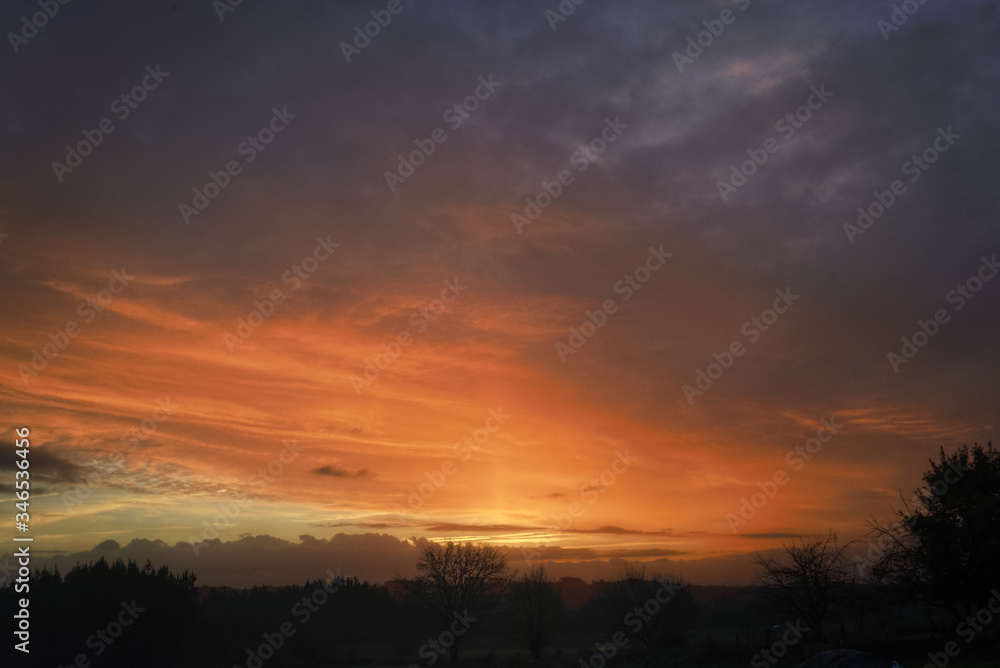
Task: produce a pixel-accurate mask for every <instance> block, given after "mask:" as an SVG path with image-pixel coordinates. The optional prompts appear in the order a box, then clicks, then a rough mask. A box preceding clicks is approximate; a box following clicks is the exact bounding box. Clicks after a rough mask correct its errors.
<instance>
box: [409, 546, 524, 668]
mask: <svg viewBox="0 0 1000 668" xmlns="http://www.w3.org/2000/svg"><path fill="white" fill-rule="evenodd" d="M417 572H418V573H420V575H418V576H417V577H416V578H415V579H413V580H412V581H410V583H409V588H410V593H412V594H413V595H415V596H416V597H417V598H419V599H420V600H421V601H423V603H424V604H425V605H426V606H427V607H428V608H430V610H431V611H432V612H433V613H434V615H435V616H436V617H437V618H438V619H439V620H440V621H441V622H442V623H443V624H444V625H446V626H449V628H450V626H451V625H452V624H453V623H454V622H456V621H458V620H459V618H460V617H465V618H466V619H467V618H470V617H472V618H475V619H478V618H480V617H482V616H484V615H486V614H487V613H488V612H489V611H490V610H492V609H493V608H494V607H495V606H496V605H497V604H498V603H499V602H500V601H501V600H503V596H504V594H505V593H506V591H507V588H508V586H509V585H510V581H511V579H512V578H513V574H512V573H511V571H510V570H509V568H508V566H507V556H506V555H505V554H504V552H503V550H502V549H501V548H499V547H497V546H494V545H484V544H476V543H465V544H460V543H459V544H456V543H451V542H449V543H448V544H447V545H446V546H444V547H442V546H441V545H440V544H439V543H433V544H431V545H429V546H427V547H425V548H424V550H423V552H422V553H421V555H420V558H419V560H418V561H417ZM460 626H462V630H461V632H460V633H453V636H454V642H453V643H452V644H451V646H450V648H449V661H450V663H451V664H452V665H456V664H457V663H458V646H459V643H460V642H461V641H462V640H464V639H465V638H467V637H468V634H469V631H471V627H467V625H460Z"/></svg>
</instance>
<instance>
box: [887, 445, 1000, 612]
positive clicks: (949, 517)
mask: <svg viewBox="0 0 1000 668" xmlns="http://www.w3.org/2000/svg"><path fill="white" fill-rule="evenodd" d="M929 462H930V466H931V467H930V469H929V470H928V471H927V472H925V473H924V475H923V482H924V484H925V486H924V487H921V488H920V489H918V490H917V492H916V494H915V495H914V497H913V499H914V500H913V502H912V503H907V504H904V508H903V509H902V510H900V511H898V513H897V515H898V517H899V520H900V525H898V526H890V525H887V524H878V523H876V525H875V532H876V533H877V534H879V537H880V538H881V539H883V542H884V543H886V544H887V545H888V547H887V549H886V550H885V552H884V554H883V555H882V556H881V558H880V560H879V561H878V562H877V563H876V565H875V566H874V567H873V570H875V571H876V573H878V574H879V575H880V576H881V578H882V579H883V580H884V581H886V582H887V583H890V584H895V585H896V586H898V587H899V588H900V589H901V590H902V591H903V592H904V594H905V595H906V597H907V598H909V599H910V600H916V601H922V602H925V603H928V604H930V605H933V606H936V607H938V608H941V609H944V610H947V611H949V612H951V613H952V614H953V615H954V616H955V617H956V618H959V619H964V618H965V617H966V616H968V615H972V614H975V613H976V611H977V610H978V609H979V608H980V607H981V606H982V605H983V604H984V603H985V601H986V600H987V599H988V598H990V596H991V594H990V592H991V591H992V590H993V589H994V588H997V587H1000V571H998V570H997V567H996V556H997V554H1000V451H998V450H997V449H995V448H994V447H993V444H992V443H987V444H986V447H985V448H984V447H982V446H980V445H979V444H978V443H977V444H975V445H974V446H973V447H972V449H969V448H968V447H967V446H964V445H963V446H962V447H961V448H959V449H958V450H956V451H955V452H954V453H952V454H950V455H947V454H945V452H944V448H942V449H941V451H940V459H939V461H937V462H935V461H934V460H929Z"/></svg>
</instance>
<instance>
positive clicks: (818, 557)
mask: <svg viewBox="0 0 1000 668" xmlns="http://www.w3.org/2000/svg"><path fill="white" fill-rule="evenodd" d="M784 548H785V556H786V557H787V558H788V563H787V565H786V564H785V563H784V562H783V561H782V560H779V559H775V558H771V557H764V556H763V555H761V554H760V553H759V552H758V553H756V554H755V555H754V563H755V564H757V565H758V566H759V567H760V571H759V572H758V573H757V580H758V581H759V582H760V583H761V584H762V585H763V586H764V587H766V588H767V590H768V591H769V592H770V593H771V594H772V596H773V597H774V599H775V600H776V601H777V602H778V603H779V604H780V605H781V606H782V607H783V608H784V609H786V610H787V611H789V612H791V613H793V614H796V615H798V616H799V617H801V618H802V619H803V620H804V621H805V623H806V624H807V625H808V626H809V628H810V629H811V630H812V632H813V634H814V635H815V637H816V639H817V640H818V641H820V642H823V641H825V640H826V634H825V633H824V631H823V622H824V621H825V620H826V617H827V615H828V614H829V613H830V612H831V611H832V609H833V607H834V605H835V604H836V601H837V598H838V596H839V595H840V593H841V592H842V591H843V590H844V587H843V585H845V583H847V582H848V581H849V572H850V567H849V565H848V563H847V559H846V558H845V556H844V550H845V549H846V548H847V545H844V546H843V547H838V546H837V534H836V532H834V531H830V532H829V533H828V534H827V535H826V536H825V537H818V538H809V539H805V538H803V539H800V540H799V542H798V544H792V545H785V546H784Z"/></svg>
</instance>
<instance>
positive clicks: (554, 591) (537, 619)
mask: <svg viewBox="0 0 1000 668" xmlns="http://www.w3.org/2000/svg"><path fill="white" fill-rule="evenodd" d="M507 602H508V604H509V606H510V621H511V626H512V627H513V631H514V642H516V643H518V644H520V645H522V646H523V647H526V648H528V650H529V651H530V652H531V656H532V658H535V659H539V658H541V656H542V648H543V647H545V646H546V645H548V644H549V643H551V642H552V639H553V637H554V636H555V633H556V631H557V630H558V628H559V624H560V622H561V621H562V617H563V614H564V613H565V608H564V607H563V601H562V596H561V595H560V593H559V588H558V587H557V586H556V583H555V581H554V580H552V579H551V578H550V577H549V576H548V575H547V574H546V573H545V569H544V568H543V567H541V566H538V567H533V568H532V569H531V571H530V572H529V573H526V574H524V575H522V576H521V578H520V579H519V580H517V581H516V582H514V583H513V584H512V585H511V587H510V594H509V595H508V597H507Z"/></svg>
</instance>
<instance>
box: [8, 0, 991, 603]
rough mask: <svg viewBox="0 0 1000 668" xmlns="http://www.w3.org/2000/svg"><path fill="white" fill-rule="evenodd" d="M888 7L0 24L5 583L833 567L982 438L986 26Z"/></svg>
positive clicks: (694, 6) (686, 6)
mask: <svg viewBox="0 0 1000 668" xmlns="http://www.w3.org/2000/svg"><path fill="white" fill-rule="evenodd" d="M903 4H904V5H906V6H907V7H909V8H911V9H913V8H912V7H911V6H910V5H909V4H907V3H903ZM912 4H913V5H914V6H916V9H913V12H912V14H905V13H897V14H896V15H895V16H894V15H893V12H894V9H893V7H894V5H893V4H892V3H890V2H844V3H828V2H820V1H818V0H807V1H804V2H795V3H790V2H765V1H762V0H738V1H731V0H720V1H719V2H708V1H699V2H679V3H649V2H616V3H614V4H611V3H597V2H586V3H583V4H580V5H576V4H575V3H573V2H572V1H571V0H565V1H564V2H562V3H561V4H560V3H557V2H554V1H550V2H539V3H535V2H477V3H458V2H434V3H432V2H417V1H404V2H401V3H396V2H389V3H381V2H374V3H359V2H338V3H320V2H299V3H277V2H244V3H242V4H239V5H236V6H232V5H229V4H227V3H225V0H220V2H216V3H211V2H207V1H205V2H196V3H195V2H176V3H170V2H160V1H156V2H149V3H139V4H133V3H96V4H95V3H75V2H74V3H69V4H66V5H59V6H58V11H57V12H56V13H55V15H54V16H51V17H45V16H40V18H35V19H34V20H35V21H36V23H38V24H41V26H40V27H38V26H36V25H32V24H31V23H30V22H31V20H32V18H31V17H32V16H34V15H35V14H37V13H38V12H40V11H42V10H40V9H39V5H37V4H36V3H30V2H10V3H5V4H4V7H3V8H2V10H0V28H2V29H3V32H4V33H5V35H6V38H5V42H6V43H5V44H4V45H3V46H0V53H2V56H0V58H2V62H3V65H2V69H0V90H2V91H3V95H2V96H0V151H2V155H3V160H2V163H0V282H2V290H0V299H2V308H3V327H2V329H0V403H2V406H3V415H4V420H3V423H2V424H0V430H2V431H3V433H4V443H5V444H7V445H6V448H5V449H6V450H7V454H6V455H5V456H4V458H3V461H0V466H2V467H3V468H2V469H0V495H2V496H0V498H2V503H0V515H2V516H3V517H5V518H10V519H11V520H12V519H13V517H12V516H13V515H14V514H15V513H16V512H18V511H17V510H15V508H14V502H15V500H16V499H15V497H14V485H13V481H14V470H15V468H14V467H15V464H14V460H15V457H14V455H13V454H12V444H13V442H14V439H15V434H14V430H15V429H16V428H20V427H28V428H29V429H30V440H31V446H30V451H31V454H30V462H31V464H30V466H31V468H30V475H31V477H30V480H31V494H32V495H31V500H30V517H31V519H30V533H29V534H28V535H30V536H32V537H33V538H34V543H33V550H34V553H35V554H36V555H37V556H38V557H39V558H40V560H39V561H36V562H35V563H36V565H42V564H46V563H52V564H63V565H65V564H69V565H72V564H73V563H76V562H77V561H83V560H88V559H94V558H98V557H100V556H109V557H112V558H114V557H122V558H127V557H133V558H137V559H140V560H144V559H145V558H147V557H148V558H152V559H154V561H161V562H165V563H169V564H170V565H172V566H174V567H177V568H181V567H183V568H190V569H192V570H194V571H195V572H196V573H198V575H199V581H200V582H202V583H206V584H233V585H244V584H254V583H260V582H267V583H273V584H280V583H290V582H300V581H301V580H302V579H304V578H305V577H320V576H322V574H323V573H324V572H325V569H327V568H334V569H335V568H336V567H338V566H339V567H342V568H343V571H344V573H345V574H357V575H358V576H359V577H363V578H367V579H370V580H373V581H382V580H385V579H388V578H391V577H394V576H396V575H402V576H408V575H412V574H413V573H414V565H415V562H416V557H417V553H418V552H419V550H420V549H421V547H422V546H425V545H426V544H427V542H428V541H447V540H453V541H460V540H461V541H464V540H477V541H488V542H491V543H494V544H498V545H503V546H507V547H509V548H510V557H511V563H512V564H513V565H515V566H517V567H519V568H522V569H523V568H525V567H527V566H529V565H531V564H533V563H542V564H547V565H549V566H550V567H551V568H552V569H553V570H554V571H555V573H556V574H561V575H574V576H578V577H584V578H585V579H593V578H600V577H607V576H609V575H610V574H611V573H612V572H613V571H614V569H615V568H617V567H618V566H620V565H621V563H622V561H623V560H641V561H644V562H646V563H647V564H648V565H649V566H650V567H651V568H655V569H658V570H662V571H669V572H673V573H677V574H681V575H683V576H684V577H685V578H687V579H688V580H690V581H693V582H705V583H708V582H748V581H751V580H752V579H753V570H752V567H751V565H750V561H749V556H748V555H749V553H751V552H753V551H756V550H771V549H776V548H780V547H781V546H782V544H783V543H787V542H788V541H790V540H793V539H795V538H798V537H803V536H811V535H816V534H824V533H826V532H827V531H829V530H835V531H837V532H838V534H839V535H840V537H841V541H842V542H846V541H849V540H854V539H861V540H862V541H864V540H865V535H866V533H867V531H868V528H869V527H868V524H867V523H868V522H870V521H871V520H872V518H876V519H886V518H888V517H890V516H891V514H892V513H893V510H894V509H898V508H899V507H901V503H902V500H901V499H902V498H908V497H909V496H910V495H911V494H912V493H913V491H914V490H915V489H916V488H917V486H918V485H919V484H920V478H921V475H922V474H923V472H924V471H925V470H927V468H928V458H929V457H934V456H936V454H937V453H938V451H939V449H940V448H942V447H943V448H945V449H946V450H953V449H954V448H955V447H958V446H960V445H962V444H970V445H971V444H972V443H974V442H980V443H985V442H987V441H990V440H992V439H994V438H995V437H996V433H997V424H998V417H1000V416H998V402H997V397H998V395H1000V374H998V373H997V369H998V362H1000V349H998V346H997V341H998V340H1000V337H998V334H1000V318H998V316H997V314H998V307H1000V280H995V281H994V280H991V279H992V278H993V277H994V276H995V274H996V273H998V271H1000V267H998V266H997V264H996V257H997V254H998V252H1000V230H998V225H997V220H998V208H1000V207H998V205H997V200H996V196H995V193H996V185H997V163H996V156H997V150H998V148H1000V132H998V130H1000V127H998V125H1000V121H998V118H997V115H996V108H997V102H998V100H997V98H998V90H1000V89H998V87H997V85H996V84H997V79H998V74H1000V70H998V68H1000V65H998V63H1000V53H998V51H1000V40H998V39H997V33H998V22H1000V13H998V3H997V2H981V1H974V0H970V1H968V2H954V3H927V4H923V5H917V3H912ZM900 11H902V10H900ZM25 17H29V18H25ZM903 19H905V21H904V20H903ZM26 22H27V23H26ZM366 30H367V31H368V32H367V34H366V33H365V31H366ZM859 207H860V209H859ZM921 323H922V324H921ZM904 339H905V341H904ZM4 521H5V522H8V520H7V519H5V520H4ZM8 525H9V526H11V527H12V526H13V523H12V522H8ZM9 531H10V533H11V534H18V532H17V531H16V530H15V529H13V528H10V529H9ZM4 551H5V552H6V551H7V550H6V549H5V550H4ZM12 551H13V550H10V552H12Z"/></svg>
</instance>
